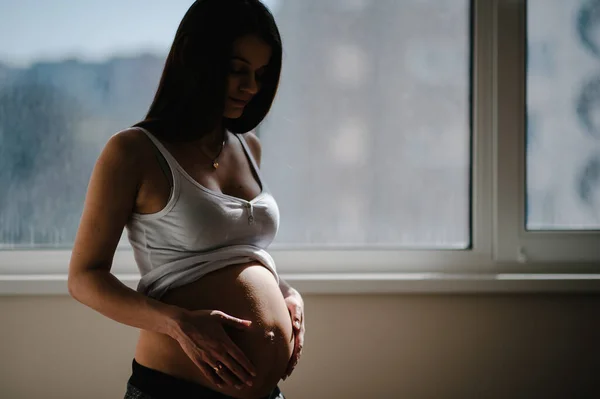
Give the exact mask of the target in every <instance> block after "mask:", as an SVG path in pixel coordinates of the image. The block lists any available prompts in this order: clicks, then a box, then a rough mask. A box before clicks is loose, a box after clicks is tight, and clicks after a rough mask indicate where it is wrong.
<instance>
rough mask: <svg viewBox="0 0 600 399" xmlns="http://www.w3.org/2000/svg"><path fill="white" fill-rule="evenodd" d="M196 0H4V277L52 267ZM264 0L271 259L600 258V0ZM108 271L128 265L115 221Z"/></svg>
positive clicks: (0, 223) (290, 262) (487, 265)
mask: <svg viewBox="0 0 600 399" xmlns="http://www.w3.org/2000/svg"><path fill="white" fill-rule="evenodd" d="M149 3H151V4H149ZM191 3H192V1H191V0H185V1H184V0H172V1H170V2H168V4H167V3H165V2H162V1H156V0H145V1H142V0H131V1H128V2H125V3H123V2H118V1H116V0H107V1H104V2H102V3H97V4H96V3H93V4H92V3H87V2H77V3H76V4H75V3H72V2H68V1H66V0H57V1H54V2H51V3H48V4H46V3H43V4H39V2H36V3H35V6H34V5H33V4H30V1H25V0H24V1H20V2H17V3H15V2H11V3H9V2H6V1H3V0H0V187H2V190H0V277H1V276H2V275H5V276H6V275H15V274H40V273H42V274H53V275H59V274H63V275H64V273H65V271H66V265H67V263H68V258H69V256H70V253H69V250H70V247H71V245H72V243H73V240H74V236H75V232H76V229H77V225H78V223H79V217H80V214H81V210H82V205H83V199H84V194H85V189H86V184H87V181H88V178H89V175H90V172H91V170H92V167H93V164H94V162H95V160H96V158H97V156H98V154H99V152H100V150H101V148H102V146H103V145H104V144H105V143H106V141H107V140H108V138H109V137H110V135H112V134H114V133H115V132H117V131H118V130H120V129H123V128H125V127H127V126H130V125H131V124H133V123H135V122H137V121H139V120H140V119H141V118H143V116H144V114H145V112H146V110H147V107H148V106H149V104H150V102H151V100H152V96H153V94H154V91H155V88H156V86H157V84H158V80H159V77H160V73H161V70H162V66H163V63H164V57H165V56H166V53H167V51H168V48H169V46H170V44H171V41H172V38H173V35H174V32H175V30H176V28H177V25H178V23H179V21H180V19H181V17H182V16H183V14H184V13H185V11H186V10H187V8H188V7H189V5H190V4H191ZM264 3H265V4H266V5H267V6H268V7H269V8H270V9H271V10H272V11H273V13H274V15H275V18H276V20H277V22H278V25H279V27H280V30H281V33H282V38H283V41H284V61H283V74H282V80H281V85H280V90H279V93H278V97H277V99H276V101H275V104H274V106H273V109H272V110H271V113H270V115H269V116H268V118H267V119H266V120H265V121H264V122H263V124H261V125H260V126H259V128H258V131H257V133H258V134H259V136H260V137H261V141H262V143H263V161H262V163H263V165H262V169H263V173H264V175H265V177H266V181H267V183H268V185H269V188H270V189H271V191H272V192H273V193H274V195H275V197H276V198H277V200H278V203H279V207H280V210H281V213H282V223H281V225H280V231H279V234H278V237H277V239H276V241H275V242H274V244H273V246H272V254H273V256H274V258H275V260H276V262H277V264H278V267H279V269H280V272H282V273H315V275H316V274H318V273H322V272H329V273H332V272H336V273H365V272H368V273H398V272H406V273H428V272H432V273H437V272H444V273H450V274H455V275H458V274H468V273H475V274H486V273H487V274H488V275H492V274H498V273H512V272H514V273H552V272H560V273H563V272H570V273H598V272H599V266H598V264H600V232H599V230H600V119H599V115H600V114H599V111H598V109H599V108H598V106H599V104H600V100H599V98H600V97H598V93H599V92H600V91H599V88H600V83H599V82H600V75H598V72H597V68H596V65H597V62H598V59H599V58H600V35H599V34H598V32H600V30H599V28H598V26H600V25H598V26H597V25H596V23H595V20H596V19H597V18H596V19H594V18H593V16H595V15H596V14H597V13H598V10H599V6H598V5H597V4H598V2H597V1H596V2H594V1H587V0H573V1H568V2H565V1H564V0H528V1H527V0H523V1H511V0H498V1H496V2H490V1H487V0H473V1H470V0H454V1H440V0H406V1H391V0H386V1H380V0H377V1H375V0H264ZM32 9H35V12H31V10H32ZM140 10H143V17H142V16H140ZM131 20H140V21H141V20H143V21H144V23H139V24H134V25H132V24H131V23H130V21H131ZM107 27H110V29H108V28H107ZM39 31H44V32H46V33H45V35H44V36H43V37H40V36H39V35H37V34H33V32H39ZM15 32H18V34H15ZM73 32H77V34H73ZM113 271H115V273H129V274H131V275H135V274H136V273H137V271H136V267H135V264H134V262H133V259H132V256H131V253H130V251H129V247H128V244H127V242H126V240H125V236H123V239H122V241H121V245H120V249H119V251H118V252H117V256H116V258H115V263H114V267H113ZM0 280H1V279H0ZM0 291H1V289H0Z"/></svg>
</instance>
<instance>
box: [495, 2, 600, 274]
mask: <svg viewBox="0 0 600 399" xmlns="http://www.w3.org/2000/svg"><path fill="white" fill-rule="evenodd" d="M499 4H500V7H498V9H497V12H498V16H497V21H498V24H499V26H506V27H508V26H513V27H516V29H501V30H497V33H498V36H497V72H496V74H497V76H496V78H495V79H494V82H496V88H495V91H496V93H497V104H498V106H497V108H496V112H497V116H496V118H495V123H494V126H495V130H496V131H495V134H494V137H495V144H494V145H495V148H497V150H496V151H495V152H494V156H495V160H494V163H495V170H496V173H495V179H496V181H495V184H494V187H495V189H496V193H495V195H494V198H495V201H496V206H495V214H494V219H495V223H494V224H495V226H496V228H495V229H496V230H495V231H496V240H495V245H494V259H495V260H496V261H497V262H498V263H503V264H506V265H505V267H510V268H512V269H520V270H522V271H524V272H540V271H548V270H552V271H556V272H571V273H573V272H579V273H586V272H591V273H594V272H595V273H598V272H600V231H598V230H596V231H528V230H526V229H525V223H526V213H525V204H526V195H527V192H526V184H527V181H526V166H527V163H526V148H525V144H526V134H527V131H526V124H527V119H526V118H527V117H526V106H527V103H526V101H527V97H526V84H527V63H526V55H527V1H526V0H521V1H500V2H499Z"/></svg>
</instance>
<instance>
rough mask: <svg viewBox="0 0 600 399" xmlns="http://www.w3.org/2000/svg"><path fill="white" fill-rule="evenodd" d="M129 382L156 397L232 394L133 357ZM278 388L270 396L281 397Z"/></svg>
mask: <svg viewBox="0 0 600 399" xmlns="http://www.w3.org/2000/svg"><path fill="white" fill-rule="evenodd" d="M131 370H132V373H131V377H129V383H130V384H131V385H133V386H134V387H136V388H137V389H139V390H140V391H142V392H144V393H146V394H148V395H149V396H151V397H152V398H155V399H174V398H177V399H192V398H193V399H231V396H228V395H224V394H222V393H220V392H217V391H215V390H212V389H210V388H207V387H205V386H203V385H200V384H197V383H195V382H191V381H187V380H184V379H181V378H178V377H174V376H172V375H169V374H166V373H163V372H162V371H158V370H154V369H151V368H148V367H146V366H143V365H141V364H139V363H138V362H136V361H135V359H133V362H132V364H131ZM280 394H281V393H280V391H279V389H278V388H275V390H274V392H273V393H272V394H271V395H269V396H268V398H280V397H282V396H279V395H280Z"/></svg>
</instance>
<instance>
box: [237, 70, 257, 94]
mask: <svg viewBox="0 0 600 399" xmlns="http://www.w3.org/2000/svg"><path fill="white" fill-rule="evenodd" d="M240 89H241V90H242V91H243V92H246V93H249V94H252V95H254V94H256V93H258V82H257V81H256V77H255V76H254V74H248V75H247V76H246V78H245V79H244V80H243V81H242V84H241V85H240Z"/></svg>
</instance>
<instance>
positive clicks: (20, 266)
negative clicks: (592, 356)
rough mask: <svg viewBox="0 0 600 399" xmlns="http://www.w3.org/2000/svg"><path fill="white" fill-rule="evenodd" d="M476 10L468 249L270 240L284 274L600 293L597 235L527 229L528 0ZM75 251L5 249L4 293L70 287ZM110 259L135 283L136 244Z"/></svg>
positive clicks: (416, 285) (417, 289) (363, 286)
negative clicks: (336, 245) (300, 244)
mask: <svg viewBox="0 0 600 399" xmlns="http://www.w3.org/2000/svg"><path fill="white" fill-rule="evenodd" d="M473 12H474V23H473V36H474V37H473V40H474V42H473V75H472V77H473V83H472V84H473V95H472V100H473V101H472V102H473V104H472V106H473V111H472V112H473V122H472V126H473V132H472V134H473V137H472V163H473V167H472V176H471V177H472V204H471V205H472V209H471V213H472V231H471V235H472V247H471V249H468V250H399V249H395V248H391V247H380V248H373V247H369V248H357V247H352V248H347V249H340V248H337V249H331V250H330V249H327V248H323V249H315V248H314V247H305V248H302V247H297V248H290V247H279V246H277V245H273V246H272V248H271V249H270V253H271V254H272V256H273V258H274V259H275V262H276V264H277V267H278V270H279V273H280V275H281V276H282V277H283V278H284V279H286V280H288V281H289V282H291V283H292V285H294V286H295V287H296V288H298V289H299V290H300V291H301V292H307V293H311V292H312V293H394V292H395V293H398V292H406V293H439V292H461V293H468V292H471V293H481V292H600V249H599V247H600V245H596V246H594V244H597V243H599V242H600V235H598V234H594V233H577V232H574V233H533V232H526V231H524V229H523V228H522V227H521V226H524V223H523V220H524V212H523V209H524V206H523V204H524V191H525V190H524V189H525V173H524V165H525V162H524V148H523V145H522V143H523V142H524V140H523V137H524V134H525V131H524V126H525V123H524V121H525V113H524V110H525V98H524V84H525V68H524V49H525V44H526V43H525V40H526V38H525V19H524V16H525V0H474V11H473ZM511 24H512V26H511ZM515 25H516V26H517V27H518V29H512V27H514V26H515ZM495 149H497V151H496V150H495ZM498 154H502V156H499V155H498ZM595 240H596V241H595ZM596 249H598V252H596V251H595V250H596ZM70 256H71V251H69V250H8V251H0V294H4V295H18V294H24V295H35V294H66V293H67V288H66V281H67V266H68V264H69V259H70ZM113 265H114V266H113V268H112V272H113V273H114V274H115V275H116V276H117V277H119V278H120V279H121V280H122V281H123V282H124V283H126V284H127V285H128V286H130V287H132V288H135V286H136V284H137V281H138V280H139V274H138V271H137V267H136V265H135V262H134V259H133V256H132V253H131V251H129V250H126V249H118V250H117V252H116V253H115V257H114V262H113Z"/></svg>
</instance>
